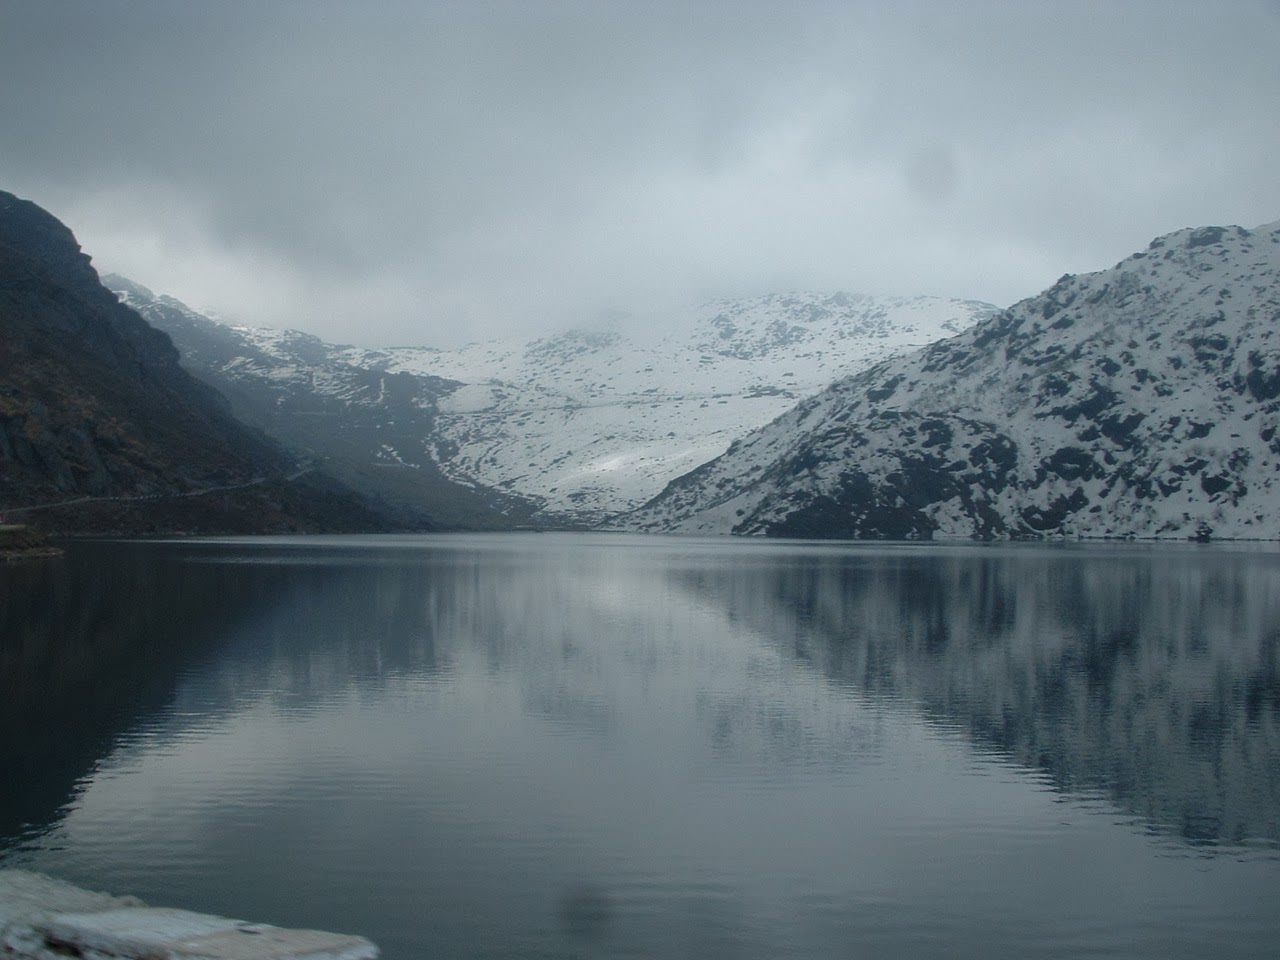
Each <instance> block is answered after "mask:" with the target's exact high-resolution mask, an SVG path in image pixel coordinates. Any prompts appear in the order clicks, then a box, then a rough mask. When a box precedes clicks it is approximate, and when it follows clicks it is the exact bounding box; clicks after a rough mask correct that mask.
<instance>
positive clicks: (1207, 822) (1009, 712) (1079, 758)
mask: <svg viewBox="0 0 1280 960" xmlns="http://www.w3.org/2000/svg"><path fill="white" fill-rule="evenodd" d="M673 576H674V577H675V579H677V580H678V581H679V582H681V583H683V584H685V585H686V586H687V588H688V589H689V590H690V591H693V592H696V593H698V594H700V595H703V596H707V597H712V598H715V599H716V601H717V602H720V603H722V604H724V606H725V609H726V610H727V611H728V615H729V616H730V617H731V618H732V619H733V620H734V621H735V622H739V623H743V624H752V625H754V626H755V627H756V628H757V629H759V628H760V627H761V625H762V624H767V627H765V628H764V629H765V630H766V631H767V632H768V633H769V634H771V635H772V636H774V637H775V638H776V640H777V642H778V643H780V644H783V645H784V646H785V647H786V649H787V650H788V651H790V652H793V653H794V655H795V656H796V657H798V658H800V659H802V660H805V661H807V662H811V663H813V664H814V665H815V666H816V667H818V668H819V669H821V670H822V671H823V673H825V674H826V675H827V676H830V677H832V678H834V679H837V680H839V681H841V682H842V683H846V684H849V685H850V686H851V687H853V688H856V689H858V690H861V691H865V692H868V693H871V694H874V695H876V696H878V697H896V698H906V699H909V700H910V701H912V702H915V703H918V704H920V705H921V706H923V707H924V708H925V709H926V710H927V711H928V712H929V713H930V714H931V715H932V716H934V717H935V718H938V719H939V720H942V721H944V722H947V723H954V724H958V725H959V726H960V727H961V728H962V729H963V730H964V731H965V732H966V733H967V734H968V735H969V736H970V737H971V738H972V739H973V740H974V741H975V742H977V743H979V744H983V745H986V746H988V747H990V748H993V749H995V750H998V751H999V752H1000V753H1001V754H1003V755H1005V756H1008V757H1009V758H1011V759H1013V760H1015V761H1016V762H1018V763H1021V764H1025V765H1027V766H1029V767H1033V768H1037V769H1041V770H1043V771H1045V772H1046V773H1048V774H1049V776H1050V777H1051V778H1052V782H1053V783H1054V784H1055V786H1056V787H1058V788H1059V789H1061V790H1064V791H1070V792H1076V793H1092V792H1100V793H1102V794H1104V795H1105V796H1107V797H1108V798H1110V799H1112V800H1113V801H1115V802H1116V803H1117V804H1119V805H1120V806H1121V808H1122V809H1124V810H1127V811H1129V812H1131V813H1133V814H1136V815H1138V816H1140V817H1143V818H1144V819H1146V820H1147V821H1148V822H1149V823H1150V824H1151V825H1152V826H1154V827H1157V828H1159V829H1162V830H1167V831H1171V832H1173V833H1174V834H1176V835H1178V836H1180V837H1181V838H1183V839H1185V840H1187V841H1189V842H1192V843H1216V842H1227V843H1233V844H1238V843H1243V842H1245V841H1248V840H1250V839H1259V838H1261V839H1265V840H1267V841H1270V842H1272V843H1275V842H1277V841H1280V556H1277V555H1276V554H1275V553H1272V552H1268V551H1260V550H1238V549H1237V550H1232V549H1228V548H1221V549H1217V550H1214V551H1201V550H1191V549H1178V548H1173V549H1170V548H1159V547H1152V548H1146V549H1144V548H1136V549H1135V548H1118V547H1117V548H1092V549H1074V548H1070V547H1063V548H1060V549H1035V548H1023V549H1007V548H1006V549H1001V548H962V547H957V548H953V549H950V550H942V551H938V550H927V549H926V550H914V549H909V548H903V549H900V550H897V551H890V552H888V553H885V552H880V553H874V554H865V553H855V554H854V555H852V556H850V555H842V556H829V557H825V558H813V557H808V558H805V559H803V560H799V561H798V562H795V563H792V564H790V565H787V566H785V567H778V566H771V567H769V568H763V567H759V566H757V567H756V568H752V567H750V566H744V567H739V568H735V569H733V570H724V569H717V568H715V567H713V566H708V567H707V568H705V569H699V570H691V571H682V572H679V573H676V574H673Z"/></svg>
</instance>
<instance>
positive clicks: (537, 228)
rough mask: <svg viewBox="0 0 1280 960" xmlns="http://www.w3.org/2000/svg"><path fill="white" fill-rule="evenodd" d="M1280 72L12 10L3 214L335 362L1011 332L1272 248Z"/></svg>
mask: <svg viewBox="0 0 1280 960" xmlns="http://www.w3.org/2000/svg"><path fill="white" fill-rule="evenodd" d="M1277 51H1280V2H1276V0H1240V2H1231V0H1217V2H1194V3H1193V2H1178V0H1150V2H1147V0H1129V2H1126V0H1110V2H1105V3H1085V2H1079V0H1070V2H1066V0H1057V2H1053V3H1037V2H1020V3H1019V2H1007V3H999V2H985V3H982V2H970V3H956V2H952V0H945V2H943V0H938V2H933V3H928V2H919V3H893V4H890V3H889V2H888V0H884V2H875V3H871V2H868V3H858V2H852V0H848V2H839V3H837V2H829V3H828V2H818V0H811V2H804V0H790V2H786V3H782V2H778V3H772V2H732V3H731V2H728V0H702V2H699V0H683V2H662V0H634V2H628V3H622V2H617V3H609V2H604V0H588V2H582V3H571V2H556V0H546V2H538V0H524V2H518V3H517V2H513V3H485V2H483V0H470V2H458V3H443V2H442V3H427V2H420V0H419V2H391V0H387V2H376V0H366V2H362V3H352V2H347V0H342V2H321V0H316V2H283V0H276V2H272V3H261V2H260V0H253V2H239V0H219V2H217V3H212V2H204V0H191V2H182V0H154V2H147V0H134V2H124V0H82V2H79V3H64V2H62V0H0V189H6V190H9V191H11V192H13V193H17V194H18V195H19V196H24V197H27V198H29V199H32V200H34V201H36V202H37V203H39V204H41V205H42V206H45V207H46V208H48V209H49V210H50V211H51V212H53V213H54V214H55V215H57V216H58V217H59V218H61V219H62V220H63V221H64V222H66V223H67V224H68V225H69V226H70V227H71V228H72V229H73V230H74V231H75V232H76V234H77V236H78V237H79V238H80V241H81V244H82V245H83V246H84V248H85V249H86V251H87V252H89V253H90V254H91V255H92V256H93V257H94V262H95V264H96V265H97V266H98V268H99V270H100V271H102V272H106V271H111V270H114V271H118V272H120V273H123V274H125V275H127V276H130V277H132V278H133V279H135V280H137V281H139V282H142V283H144V284H146V285H148V286H150V287H152V288H153V289H155V290H157V291H159V292H166V293H171V294H173V295H174V296H177V297H179V298H180V299H183V300H186V301H187V302H189V303H190V304H192V305H193V306H197V307H201V308H206V309H212V310H215V311H218V312H219V313H220V314H222V315H223V316H225V317H227V318H228V319H234V320H236V321H238V322H246V323H255V324H262V325H271V326H292V327H297V328H300V329H304V330H309V331H312V332H314V333H317V334H319V335H321V336H324V337H326V338H328V339H331V340H339V341H343V342H356V343H364V344H370V345H390V344H401V343H406V344H407V343H414V344H429V345H442V346H444V345H449V344H453V343H457V342H459V341H460V340H465V339H472V338H479V337H484V336H489V335H492V334H503V333H520V334H533V333H542V332H546V331H548V330H552V329H559V328H564V327H567V326H570V325H584V324H591V323H594V322H597V321H598V319H599V318H601V317H605V316H607V317H618V316H622V315H631V316H632V317H633V318H635V319H634V321H633V322H636V323H643V324H645V325H646V326H648V327H653V326H659V327H660V326H662V325H664V324H667V323H670V322H672V321H671V319H670V318H671V317H674V316H677V315H678V311H677V310H676V307H677V306H678V305H680V304H683V303H686V302H690V301H695V300H699V299H705V298H708V297H712V296H742V295H751V294H756V293H761V292H769V291H785V290H793V289H813V290H832V291H834V290H850V291H860V292H868V293H890V294H916V293H930V294H941V295H947V296H958V297H971V298H976V299H982V300H989V301H992V302H995V303H997V304H1000V305H1002V306H1003V305H1007V304H1009V303H1011V302H1013V301H1014V300H1016V299H1019V298H1021V297H1024V296H1029V295H1031V294H1033V293H1036V292H1038V291H1039V290H1041V289H1043V288H1044V287H1045V286H1047V285H1048V284H1050V283H1052V282H1053V281H1054V280H1055V279H1056V278H1057V277H1058V276H1059V275H1060V274H1062V273H1064V272H1073V273H1074V272H1083V271H1087V270H1094V269H1101V268H1104V267H1107V266H1110V265H1111V264H1113V263H1114V262H1115V261H1117V260H1119V259H1120V258H1122V257H1124V256H1126V255H1127V254H1128V253H1130V252H1132V251H1134V250H1137V249H1141V248H1142V247H1144V246H1145V245H1146V244H1147V242H1148V241H1149V240H1150V239H1152V238H1153V237H1154V236H1156V235H1158V234H1161V233H1166V232H1168V231H1170V230H1174V229H1177V228H1179V227H1182V226H1189V225H1202V224H1220V223H1239V224H1242V225H1244V226H1255V225H1257V224H1259V223H1264V222H1268V221H1271V220H1276V219H1278V218H1280V55H1278V54H1277ZM621 322H624V323H625V322H626V321H621Z"/></svg>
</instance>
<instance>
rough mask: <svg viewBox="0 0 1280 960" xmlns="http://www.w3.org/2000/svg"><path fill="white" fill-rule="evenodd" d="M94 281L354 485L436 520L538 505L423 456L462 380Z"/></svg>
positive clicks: (125, 285)
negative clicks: (390, 366)
mask: <svg viewBox="0 0 1280 960" xmlns="http://www.w3.org/2000/svg"><path fill="white" fill-rule="evenodd" d="M103 283H105V284H106V285H107V286H108V287H110V288H111V289H112V290H113V291H115V293H116V295H117V296H118V297H119V298H120V300H121V302H123V303H125V304H127V305H128V306H130V307H131V308H133V309H134V310H137V311H138V313H140V314H141V315H142V316H144V317H146V319H147V320H148V322H150V323H152V324H153V325H154V326H156V327H157V328H158V329H160V330H163V331H165V332H166V333H167V334H169V335H170V336H171V337H172V338H173V340H174V342H175V343H176V344H177V346H178V348H179V350H180V352H181V354H182V361H181V362H182V364H183V366H184V367H185V368H186V369H187V370H189V371H190V372H191V373H192V374H194V375H195V376H197V377H199V378H200V379H201V380H203V381H204V382H206V383H209V384H211V385H213V386H214V387H216V388H217V389H218V391H219V392H220V393H222V394H223V395H225V396H226V397H227V398H228V400H229V401H230V403H231V409H232V410H233V412H234V413H235V415H236V416H237V417H239V418H240V419H241V420H244V421H245V422H246V423H250V424H253V425H254V426H255V427H258V428H260V429H261V430H263V431H265V432H266V433H267V434H269V435H270V436H272V437H274V438H276V439H277V440H279V441H280V442H281V443H284V444H285V445H286V446H288V447H289V448H290V449H292V450H293V451H294V452H295V454H296V455H298V456H301V457H303V458H305V459H306V460H307V461H308V462H314V463H318V464H321V465H323V467H324V469H325V470H326V471H328V472H330V473H332V474H333V475H334V476H336V477H338V478H340V479H341V480H343V481H344V482H345V483H348V484H350V485H351V486H353V487H355V488H356V489H359V490H364V491H367V492H369V493H371V494H374V495H376V496H377V497H379V498H380V499H381V500H383V501H384V502H388V503H391V504H398V505H399V506H400V508H401V509H403V510H405V511H407V512H408V513H409V514H410V515H414V514H420V515H424V516H427V517H429V518H430V520H431V522H432V524H433V525H434V526H436V527H440V528H457V527H466V528H471V529H477V528H479V529H493V528H503V527H510V526H513V525H518V524H520V523H522V522H525V521H527V519H528V517H529V515H530V514H531V513H532V512H533V510H534V509H535V505H533V504H529V503H525V502H523V501H521V500H520V499H519V498H518V497H512V496H509V495H504V494H502V493H500V492H498V491H486V490H476V489H475V488H474V486H471V485H463V484H458V483H455V482H453V481H451V480H449V479H448V478H446V477H445V476H443V474H441V472H440V470H439V469H438V467H437V466H436V464H435V462H434V461H432V460H431V458H430V457H428V456H427V455H426V453H425V450H424V447H423V438H424V437H428V436H430V435H431V434H432V432H433V430H434V429H435V428H434V423H435V416H436V405H437V402H438V401H439V400H440V398H441V397H444V396H447V395H448V394H449V393H451V392H452V391H454V390H457V389H458V388H459V387H460V386H462V384H461V383H458V382H456V381H450V380H445V379H442V378H440V377H435V376H420V375H417V374H413V373H405V372H388V371H386V370H382V369H377V368H375V367H367V366H359V365H356V364H353V363H350V362H348V361H347V359H346V356H345V354H346V352H347V351H346V349H345V348H341V347H334V346H332V345H331V344H327V343H324V342H323V341H321V340H320V339H319V338H317V337H314V336H312V335H310V334H307V333H301V332H299V331H296V330H268V329H247V328H243V327H231V326H227V325H225V324H222V323H218V322H217V321H215V320H213V319H211V318H209V317H206V316H204V315H203V314H200V313H198V312H196V311H195V310H192V309H191V308H189V307H187V306H186V305H185V304H183V303H182V302H181V301H178V300H175V299H174V298H173V297H168V296H163V295H156V294H154V293H152V292H151V291H150V290H148V289H147V288H146V287H143V286H141V285H140V284H136V283H133V282H131V281H129V280H127V279H126V278H124V277H120V276H117V275H114V274H108V275H106V276H105V277H103ZM401 451H405V454H402V453H401Z"/></svg>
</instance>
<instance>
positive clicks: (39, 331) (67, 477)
mask: <svg viewBox="0 0 1280 960" xmlns="http://www.w3.org/2000/svg"><path fill="white" fill-rule="evenodd" d="M290 477H292V478H293V479H289V478H290ZM54 504H57V505H59V506H56V507H55V506H53V505H54ZM0 513H3V514H6V515H10V516H12V518H13V519H17V520H21V521H23V522H29V523H37V524H40V525H43V526H50V527H54V528H57V529H61V530H100V529H109V530H131V531H141V530H164V529H205V530H259V529H262V530H267V529H298V528H308V527H317V526H323V527H334V528H350V527H351V526H352V525H354V526H358V527H365V526H372V527H374V528H381V527H382V526H383V525H384V524H383V522H382V521H380V520H379V519H378V518H376V517H375V515H374V514H373V513H372V512H370V511H369V510H368V509H366V508H364V507H362V506H360V505H359V504H358V502H357V501H356V500H355V499H354V498H353V497H352V496H351V495H350V494H349V493H348V492H343V491H341V490H339V489H337V488H335V487H334V486H332V485H331V484H327V483H325V482H318V481H317V480H316V478H312V477H308V478H305V479H304V478H303V477H302V476H301V475H299V469H298V466H297V464H295V463H294V462H293V460H292V459H291V458H289V457H288V456H286V455H285V454H284V453H283V451H281V450H280V449H279V448H278V447H277V446H276V445H275V444H273V443H271V442H270V441H269V440H268V439H267V438H266V437H264V436H262V435H261V434H259V433H257V432H255V431H252V430H250V429H248V428H246V427H245V426H244V425H243V424H241V423H239V422H238V421H237V420H235V418H234V417H232V416H231V414H230V412H229V410H228V408H227V404H226V402H225V401H224V400H223V399H222V398H221V397H220V396H218V394H217V393H216V392H215V391H213V390H212V389H210V388H209V387H208V386H206V385H205V384H203V383H200V382H199V381H197V380H195V379H194V378H193V377H191V376H190V375H189V374H188V373H187V372H186V371H185V370H183V369H182V368H181V367H180V366H179V365H178V352H177V350H176V349H175V348H174V346H173V343H172V342H171V341H170V339H169V337H168V336H166V335H165V334H163V333H161V332H159V331H157V330H155V329H154V328H152V327H151V326H149V325H148V324H147V323H146V322H145V321H144V320H143V319H142V318H141V317H139V316H138V315H137V314H136V313H135V312H134V311H132V310H130V309H129V308H128V307H126V306H123V305H122V304H120V303H119V301H118V300H117V298H116V297H115V296H114V295H113V294H112V293H111V292H110V291H109V290H107V289H106V288H105V287H103V286H102V285H101V284H100V283H99V280H98V275H97V273H96V272H95V271H94V269H93V267H92V266H91V265H90V260H89V257H88V256H87V255H85V254H83V253H82V252H81V251H80V247H79V245H78V244H77V243H76V240H75V237H74V236H73V235H72V234H71V231H70V230H68V229H67V227H66V226H64V225H63V224H62V223H60V222H59V221H58V220H57V219H55V218H54V217H53V216H51V215H50V214H48V213H47V212H45V211H44V210H42V209H41V208H40V207H38V206H36V205H35V204H33V203H30V202H28V201H25V200H20V199H18V198H17V197H14V196H13V195H11V194H8V193H3V192H0Z"/></svg>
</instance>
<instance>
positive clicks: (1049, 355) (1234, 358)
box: [619, 223, 1280, 539]
mask: <svg viewBox="0 0 1280 960" xmlns="http://www.w3.org/2000/svg"><path fill="white" fill-rule="evenodd" d="M1278 428H1280V223H1276V224H1270V225H1267V226H1263V227H1259V228H1257V229H1256V230H1253V231H1248V230H1244V229H1241V228H1239V227H1226V228H1223V227H1206V228H1202V229H1195V230H1193V229H1188V230H1182V231H1178V232H1176V233H1173V234H1170V235H1168V236H1166V237H1162V238H1160V239H1158V240H1155V241H1154V242H1152V244H1151V245H1150V247H1149V248H1148V249H1147V250H1145V251H1144V252H1142V253H1137V254H1134V255H1133V256H1131V257H1129V258H1128V259H1126V260H1124V261H1123V262H1121V263H1120V264H1118V265H1116V266H1115V267H1113V268H1112V269H1110V270H1105V271H1101V272H1099V273H1094V274H1088V275H1083V276H1064V277H1063V278H1062V279H1061V280H1059V281H1058V282H1057V283H1056V284H1055V285H1054V286H1053V287H1052V288H1050V289H1049V290H1047V291H1046V292H1044V293H1043V294H1041V295H1039V296H1037V297H1034V298H1031V299H1028V300H1024V301H1022V302H1021V303H1018V304H1016V305H1014V306H1013V307H1011V308H1010V309H1008V310H1005V311H1003V312H1000V313H998V314H996V315H995V316H992V317H990V318H988V319H986V320H984V321H982V322H981V323H979V324H978V325H976V326H974V327H973V328H971V329H969V330H967V331H965V332H964V333H962V334H960V335H958V336H956V337H953V338H951V339H948V340H945V341H941V342H939V343H936V344H934V345H932V346H929V347H926V348H924V349H922V350H920V351H917V352H914V353H912V354H910V355H907V356H903V357H899V358H896V359H893V360H889V361H887V362H885V363H882V364H880V365H878V366H876V367H875V368H873V369H870V370H867V371H865V372H863V373H860V374H857V375H855V376H852V377H849V378H846V379H844V380H841V381H840V382H838V383H836V384H834V385H833V386H832V387H831V388H829V389H828V390H826V391H824V392H822V393H821V394H819V395H817V396H814V397H811V398H809V399H807V400H805V401H804V402H802V403H800V404H799V405H798V406H796V407H795V408H794V409H792V410H791V411H789V412H787V413H786V414H784V415H783V416H782V417H780V418H779V419H778V420H776V421H774V422H773V423H770V424H768V425H767V426H765V427H764V428H762V429H760V430H757V431H755V432H753V433H752V434H751V435H749V436H747V437H745V438H744V439H742V440H740V441H738V442H736V443H734V444H733V446H732V447H731V448H730V450H729V451H728V452H727V453H726V454H725V455H724V456H722V457H720V458H718V459H716V460H715V461H713V462H710V463H707V464H705V465H703V466H702V467H700V468H698V469H696V470H694V471H692V472H691V473H689V474H687V475H685V476H683V477H680V478H679V479H677V480H675V481H673V482H672V483H671V484H670V485H669V486H668V487H667V488H666V489H665V490H664V491H663V493H662V494H661V495H660V496H658V497H657V498H655V499H654V500H653V501H652V502H651V503H649V504H647V505H646V506H645V507H644V508H642V509H640V510H638V511H636V512H634V513H633V514H631V515H630V516H628V517H625V518H622V520H620V521H619V523H620V525H623V526H626V527H629V528H632V529H641V530H680V531H689V532H695V531H696V532H715V533H728V532H734V533H747V534H769V535H776V536H824V537H887V538H914V537H921V538H927V537H1019V536H1037V535H1080V536H1089V537H1123V536H1136V537H1179V538H1181V537H1197V536H1199V537H1203V536H1208V535H1213V536H1220V537H1239V538H1267V539H1271V538H1280V510H1277V509H1276V504H1277V503H1280V437H1277V429H1278Z"/></svg>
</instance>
